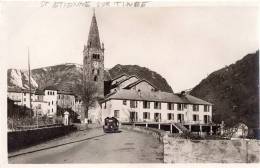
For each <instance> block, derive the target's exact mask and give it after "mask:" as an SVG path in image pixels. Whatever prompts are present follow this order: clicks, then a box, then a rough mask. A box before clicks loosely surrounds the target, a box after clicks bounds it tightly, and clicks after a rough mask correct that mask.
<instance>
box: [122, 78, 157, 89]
mask: <svg viewBox="0 0 260 168" xmlns="http://www.w3.org/2000/svg"><path fill="white" fill-rule="evenodd" d="M141 82H146V83H148V84H149V85H151V86H152V87H154V88H155V89H157V87H156V86H154V85H153V84H152V83H150V82H149V81H147V80H145V79H140V80H138V81H136V82H133V83H130V84H129V85H127V86H126V87H124V89H130V88H132V87H134V86H136V85H137V84H139V83H141Z"/></svg>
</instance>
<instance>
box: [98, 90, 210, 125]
mask: <svg viewBox="0 0 260 168" xmlns="http://www.w3.org/2000/svg"><path fill="white" fill-rule="evenodd" d="M101 106H102V121H104V119H105V118H106V117H116V118H118V119H119V121H121V122H132V121H134V122H182V123H190V124H197V123H199V124H207V123H209V122H211V119H212V104H211V103H208V102H206V101H204V100H201V99H199V98H196V97H194V96H191V95H184V94H183V95H177V94H173V93H167V92H161V91H149V92H147V91H136V90H126V89H121V90H118V91H116V92H114V93H111V94H110V95H108V96H107V97H106V98H105V100H104V101H103V102H102V103H101Z"/></svg>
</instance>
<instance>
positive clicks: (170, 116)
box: [114, 110, 210, 123]
mask: <svg viewBox="0 0 260 168" xmlns="http://www.w3.org/2000/svg"><path fill="white" fill-rule="evenodd" d="M135 113H136V112H135ZM135 115H136V117H137V113H136V114H135ZM114 117H115V118H119V110H114ZM192 117H193V121H199V120H200V118H199V115H197V114H194V115H193V116H192ZM143 119H145V120H150V119H151V115H150V112H143ZM154 119H155V120H161V113H154ZM177 119H178V120H180V121H183V120H184V114H178V115H177ZM167 120H174V113H167ZM209 121H210V116H209V115H204V122H205V123H208V122H209Z"/></svg>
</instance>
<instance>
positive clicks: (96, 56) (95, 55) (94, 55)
mask: <svg viewBox="0 0 260 168" xmlns="http://www.w3.org/2000/svg"><path fill="white" fill-rule="evenodd" d="M92 58H94V59H99V58H100V57H99V54H93V55H92Z"/></svg>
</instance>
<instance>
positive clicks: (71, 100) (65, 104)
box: [57, 90, 75, 109]
mask: <svg viewBox="0 0 260 168" xmlns="http://www.w3.org/2000/svg"><path fill="white" fill-rule="evenodd" d="M74 104H75V96H74V94H73V93H72V92H69V91H64V90H59V91H58V104H57V105H58V106H60V107H61V108H65V109H66V108H71V109H72V108H73V106H74Z"/></svg>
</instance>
